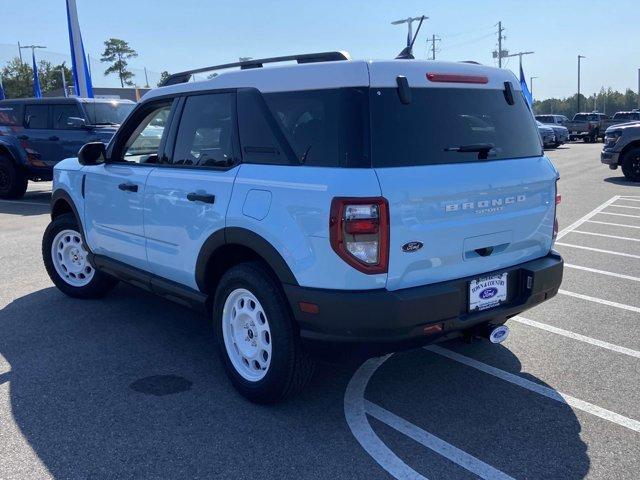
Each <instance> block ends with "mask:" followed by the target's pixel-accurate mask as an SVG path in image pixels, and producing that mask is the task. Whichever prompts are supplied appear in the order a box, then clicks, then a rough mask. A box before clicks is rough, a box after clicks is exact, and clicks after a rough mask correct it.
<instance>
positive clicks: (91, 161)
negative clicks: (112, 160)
mask: <svg viewBox="0 0 640 480" xmlns="http://www.w3.org/2000/svg"><path fill="white" fill-rule="evenodd" d="M105 159H106V148H105V146H104V143H102V142H91V143H85V144H84V145H83V146H82V148H81V149H80V151H79V152H78V162H80V165H99V164H101V163H104V161H105Z"/></svg>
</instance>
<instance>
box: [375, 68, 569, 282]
mask: <svg viewBox="0 0 640 480" xmlns="http://www.w3.org/2000/svg"><path fill="white" fill-rule="evenodd" d="M422 65H424V66H425V73H424V74H423V76H422V78H421V80H422V79H424V81H423V82H422V85H420V86H419V87H416V86H415V85H411V93H410V95H409V97H410V102H409V103H408V104H407V103H406V98H407V96H406V94H405V95H404V96H403V98H404V99H405V103H403V102H401V101H400V95H399V92H398V87H395V88H394V87H386V88H385V87H380V88H376V87H374V86H372V87H371V97H370V109H371V111H370V113H371V146H372V148H371V156H372V162H373V165H374V168H375V171H376V174H377V176H378V179H379V182H380V187H381V191H382V195H383V196H384V197H385V198H386V199H387V200H388V202H389V214H390V246H389V273H388V279H387V288H388V289H390V290H396V289H401V288H406V287H412V286H417V285H425V284H430V283H436V282H442V281H446V280H451V279H456V278H461V277H467V276H475V275H481V274H484V273H487V272H492V271H496V270H500V269H503V268H507V267H510V266H513V265H516V264H519V263H522V262H526V261H528V260H532V259H535V258H539V257H542V256H544V255H546V254H547V253H548V252H549V249H550V248H551V245H552V235H553V222H554V215H555V193H556V192H555V190H556V185H555V183H556V179H557V172H556V170H555V168H554V167H553V165H552V164H551V162H550V161H549V160H548V159H547V158H546V157H544V156H543V152H542V147H541V145H540V139H539V136H538V131H537V127H536V124H535V121H534V119H533V117H532V115H531V112H530V110H529V108H528V106H527V105H526V103H525V100H524V98H523V96H522V94H521V91H520V90H516V89H515V87H516V86H517V82H516V81H515V78H514V77H512V76H510V77H509V80H510V86H509V87H506V89H507V90H509V91H507V92H505V86H504V82H502V81H500V82H495V81H494V82H489V81H487V82H485V81H484V79H483V76H482V75H479V76H478V75H477V74H476V73H475V72H474V76H475V80H474V81H475V82H476V84H466V83H456V82H455V81H454V82H453V83H452V82H451V80H455V77H453V78H452V77H449V76H447V77H444V78H446V79H447V82H446V84H442V85H437V86H435V87H434V86H431V85H429V83H430V81H429V80H427V78H426V75H425V74H426V73H427V68H426V67H427V66H428V65H429V64H425V63H423V64H422ZM412 68H415V67H412ZM470 68H473V67H470ZM492 71H496V72H500V74H501V75H504V73H502V72H501V71H498V70H493V69H492ZM413 78H414V79H415V75H414V76H413ZM413 83H414V84H415V83H416V82H415V80H414V81H413ZM372 85H373V79H372ZM465 150H470V151H465Z"/></svg>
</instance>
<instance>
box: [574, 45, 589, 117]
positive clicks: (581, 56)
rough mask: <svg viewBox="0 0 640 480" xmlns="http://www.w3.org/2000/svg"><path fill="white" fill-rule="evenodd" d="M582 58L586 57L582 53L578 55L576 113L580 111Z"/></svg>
mask: <svg viewBox="0 0 640 480" xmlns="http://www.w3.org/2000/svg"><path fill="white" fill-rule="evenodd" d="M583 58H587V57H585V56H584V55H578V111H577V112H576V113H580V60H581V59H583Z"/></svg>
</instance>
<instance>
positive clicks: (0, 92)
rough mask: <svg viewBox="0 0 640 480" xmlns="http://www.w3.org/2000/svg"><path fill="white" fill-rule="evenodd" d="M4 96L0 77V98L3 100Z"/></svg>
mask: <svg viewBox="0 0 640 480" xmlns="http://www.w3.org/2000/svg"><path fill="white" fill-rule="evenodd" d="M5 98H6V97H5V95H4V87H3V86H2V77H0V100H4V99H5Z"/></svg>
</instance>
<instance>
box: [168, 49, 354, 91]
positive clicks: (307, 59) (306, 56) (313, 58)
mask: <svg viewBox="0 0 640 480" xmlns="http://www.w3.org/2000/svg"><path fill="white" fill-rule="evenodd" d="M350 58H351V57H350V56H349V54H348V53H347V52H320V53H303V54H300V55H287V56H284V57H271V58H253V59H251V60H247V61H244V62H233V63H223V64H222V65H213V66H211V67H203V68H196V69H195V70H185V71H184V72H178V73H174V74H173V75H169V76H168V77H167V79H166V80H165V81H164V82H162V85H160V86H161V87H166V86H168V85H177V84H179V83H186V82H188V81H189V79H190V78H191V76H192V75H195V74H196V73H204V72H211V71H213V70H223V69H225V68H233V67H240V69H241V70H246V69H249V68H261V67H262V66H263V65H264V64H265V63H278V62H289V61H296V62H298V63H316V62H333V61H339V60H350Z"/></svg>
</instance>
